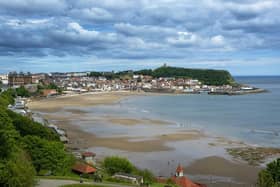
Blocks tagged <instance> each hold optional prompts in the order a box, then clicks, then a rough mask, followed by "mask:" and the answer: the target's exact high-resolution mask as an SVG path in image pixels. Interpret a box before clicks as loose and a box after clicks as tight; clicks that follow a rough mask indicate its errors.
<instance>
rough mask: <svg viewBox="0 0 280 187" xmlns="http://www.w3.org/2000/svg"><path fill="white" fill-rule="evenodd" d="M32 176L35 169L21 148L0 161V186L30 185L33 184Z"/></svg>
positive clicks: (18, 186)
mask: <svg viewBox="0 0 280 187" xmlns="http://www.w3.org/2000/svg"><path fill="white" fill-rule="evenodd" d="M34 176H35V170H34V168H33V166H32V164H31V162H30V161H29V158H28V156H27V154H25V152H24V151H22V150H19V151H17V152H15V153H14V155H13V156H12V157H11V158H10V159H8V160H5V161H1V162H0V186H13V187H31V186H34V185H35V181H34Z"/></svg>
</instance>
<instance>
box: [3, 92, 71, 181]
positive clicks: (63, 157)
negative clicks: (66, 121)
mask: <svg viewBox="0 0 280 187" xmlns="http://www.w3.org/2000/svg"><path fill="white" fill-rule="evenodd" d="M15 95H16V94H15V92H14V90H12V89H9V90H7V91H4V92H2V93H1V94H0V142H1V144H0V186H12V187H26V186H34V185H35V182H34V181H35V180H34V178H35V175H36V174H39V172H41V171H42V170H45V171H48V172H51V173H52V174H59V175H66V174H67V173H68V172H70V171H71V170H70V166H71V165H72V162H73V157H72V156H70V155H68V154H67V152H66V151H65V150H64V145H63V144H62V143H61V142H59V141H58V137H57V135H56V134H55V133H54V132H52V131H51V130H49V129H48V128H46V127H44V126H42V125H41V124H39V123H35V122H33V121H32V120H30V119H28V118H27V117H23V116H21V115H18V114H16V113H14V112H12V111H10V110H8V109H7V106H8V105H9V104H12V103H14V97H15Z"/></svg>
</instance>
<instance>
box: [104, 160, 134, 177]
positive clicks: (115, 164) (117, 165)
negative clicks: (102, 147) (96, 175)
mask: <svg viewBox="0 0 280 187" xmlns="http://www.w3.org/2000/svg"><path fill="white" fill-rule="evenodd" d="M103 166H104V168H105V169H106V171H107V172H108V173H109V174H110V175H114V174H115V173H118V172H124V173H131V172H132V171H133V169H134V166H133V165H132V164H131V163H130V161H129V160H128V159H126V158H121V157H118V156H111V157H106V158H105V159H104V163H103Z"/></svg>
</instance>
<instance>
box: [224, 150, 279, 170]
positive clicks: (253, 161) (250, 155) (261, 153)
mask: <svg viewBox="0 0 280 187" xmlns="http://www.w3.org/2000/svg"><path fill="white" fill-rule="evenodd" d="M227 152H228V153H229V154H230V155H231V156H233V157H234V158H237V159H241V160H243V161H246V162H247V163H248V164H249V165H255V166H258V165H260V164H262V163H264V162H265V161H266V159H268V158H269V157H272V156H276V155H280V149H278V148H266V147H238V148H228V149H227Z"/></svg>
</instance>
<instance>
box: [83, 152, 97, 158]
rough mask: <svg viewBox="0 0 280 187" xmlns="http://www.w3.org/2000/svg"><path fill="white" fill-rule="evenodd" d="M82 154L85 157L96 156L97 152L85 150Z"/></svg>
mask: <svg viewBox="0 0 280 187" xmlns="http://www.w3.org/2000/svg"><path fill="white" fill-rule="evenodd" d="M82 156H84V157H90V156H95V153H93V152H84V153H83V154H82Z"/></svg>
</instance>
